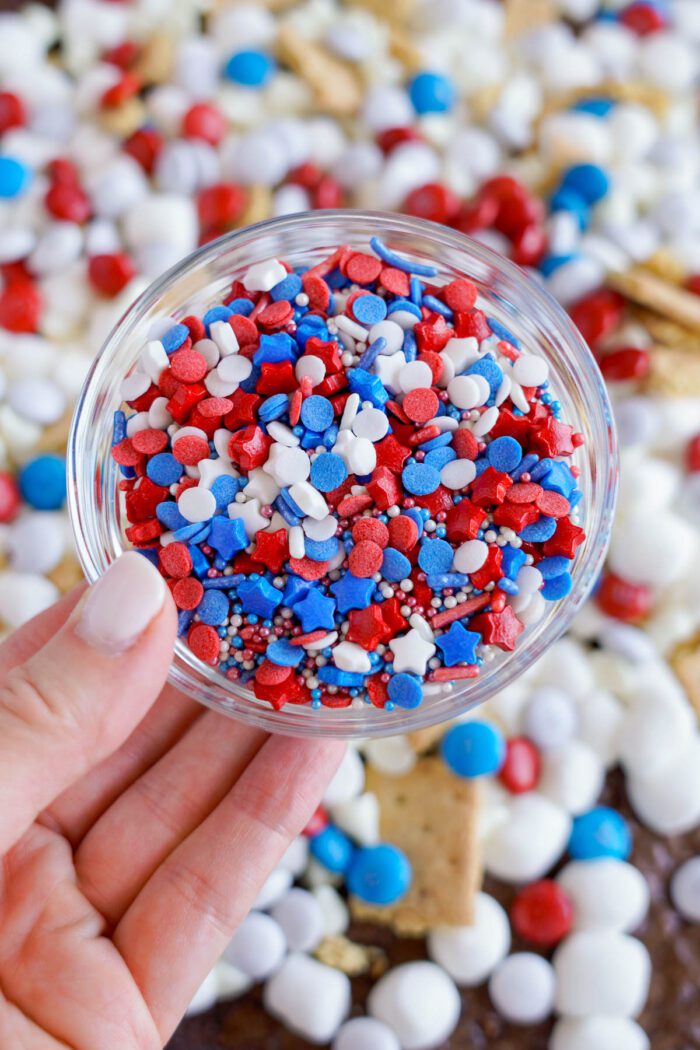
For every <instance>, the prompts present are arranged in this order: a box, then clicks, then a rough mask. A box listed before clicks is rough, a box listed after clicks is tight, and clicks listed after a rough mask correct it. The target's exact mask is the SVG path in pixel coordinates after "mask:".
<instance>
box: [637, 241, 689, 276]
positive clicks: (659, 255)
mask: <svg viewBox="0 0 700 1050" xmlns="http://www.w3.org/2000/svg"><path fill="white" fill-rule="evenodd" d="M642 267H643V269H645V270H648V271H649V272H650V273H653V274H656V276H657V277H660V278H661V280H662V281H669V282H670V283H671V284H683V282H684V281H685V279H686V277H687V276H688V270H687V267H685V266H684V265H683V264H682V262H681V261H680V260H679V259H678V258H677V256H675V255H673V253H672V252H670V251H669V250H668V249H667V248H657V249H656V251H655V252H654V253H653V255H650V256H649V258H648V259H645V260H644V262H643V263H642Z"/></svg>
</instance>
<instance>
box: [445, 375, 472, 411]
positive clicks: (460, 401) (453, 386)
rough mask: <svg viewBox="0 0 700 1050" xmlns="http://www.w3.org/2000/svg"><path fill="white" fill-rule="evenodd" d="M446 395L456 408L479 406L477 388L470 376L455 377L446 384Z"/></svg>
mask: <svg viewBox="0 0 700 1050" xmlns="http://www.w3.org/2000/svg"><path fill="white" fill-rule="evenodd" d="M447 393H448V394H449V397H450V401H451V402H452V404H453V405H456V406H457V408H464V409H467V408H475V407H476V405H478V404H479V387H478V386H477V384H476V383H475V382H474V378H473V377H472V376H456V377H455V378H454V379H452V380H451V381H450V383H449V384H448V387H447Z"/></svg>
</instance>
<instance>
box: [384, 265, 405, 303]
mask: <svg viewBox="0 0 700 1050" xmlns="http://www.w3.org/2000/svg"><path fill="white" fill-rule="evenodd" d="M379 283H380V285H381V287H382V288H384V289H386V291H387V292H389V293H390V294H391V295H397V296H400V297H402V298H405V297H406V296H407V295H408V294H409V293H410V291H411V278H410V276H409V275H408V274H407V273H405V271H404V270H397V269H396V268H395V267H394V266H385V267H384V269H383V270H382V272H381V273H380V274H379Z"/></svg>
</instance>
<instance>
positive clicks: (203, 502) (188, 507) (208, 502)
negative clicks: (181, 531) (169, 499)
mask: <svg viewBox="0 0 700 1050" xmlns="http://www.w3.org/2000/svg"><path fill="white" fill-rule="evenodd" d="M177 509H178V510H179V511H180V513H181V514H182V516H183V518H187V520H188V521H191V522H193V523H194V522H196V521H208V520H209V518H211V517H213V515H214V513H215V512H216V497H215V496H214V495H213V493H212V492H210V490H209V489H205V488H202V487H201V486H200V485H197V486H196V487H195V488H191V489H185V491H184V492H183V493H182V495H181V496H180V498H179V500H178V501H177Z"/></svg>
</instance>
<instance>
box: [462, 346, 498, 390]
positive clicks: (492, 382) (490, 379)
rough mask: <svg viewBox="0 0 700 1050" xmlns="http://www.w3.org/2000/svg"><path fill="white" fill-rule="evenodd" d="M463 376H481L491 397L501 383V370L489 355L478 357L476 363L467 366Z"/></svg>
mask: <svg viewBox="0 0 700 1050" xmlns="http://www.w3.org/2000/svg"><path fill="white" fill-rule="evenodd" d="M464 374H465V375H468V376H472V375H478V376H483V377H484V379H485V380H486V382H487V383H488V385H489V389H490V390H491V394H492V395H493V394H496V393H497V392H498V388H499V387H500V385H501V383H502V382H503V370H502V369H501V368H500V366H499V365H497V364H496V362H495V361H494V359H493V358H492V357H490V356H489V355H487V356H486V357H480V358H479V360H478V361H475V362H474V364H473V365H470V366H469V368H468V369H467V371H466V372H465V373H464Z"/></svg>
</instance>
